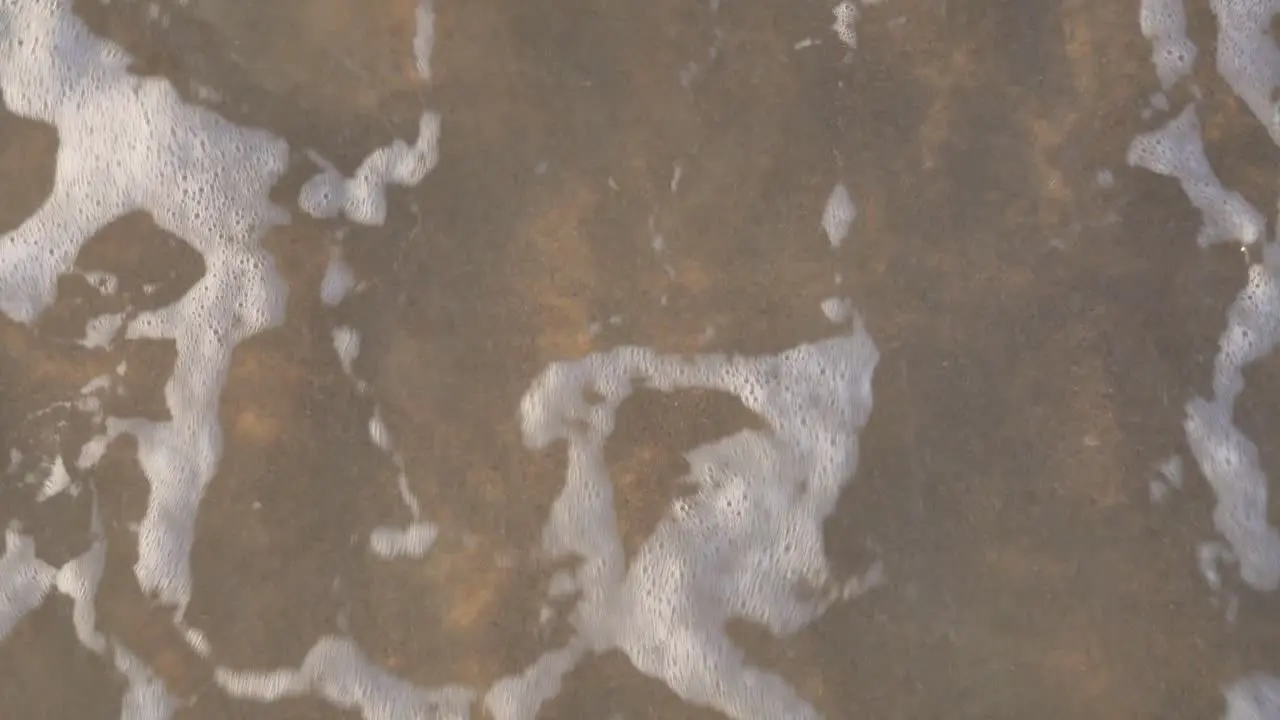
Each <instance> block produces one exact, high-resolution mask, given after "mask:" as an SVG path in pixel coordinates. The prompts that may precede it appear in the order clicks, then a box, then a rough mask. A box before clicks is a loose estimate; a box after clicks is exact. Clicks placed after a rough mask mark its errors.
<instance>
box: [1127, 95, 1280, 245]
mask: <svg viewBox="0 0 1280 720" xmlns="http://www.w3.org/2000/svg"><path fill="white" fill-rule="evenodd" d="M1127 159H1128V162H1129V165H1131V166H1134V167H1140V168H1145V169H1146V170H1150V171H1151V172H1153V173H1157V174H1159V175H1165V176H1168V177H1172V178H1175V179H1177V180H1178V182H1179V183H1180V184H1181V185H1182V191H1183V192H1184V193H1185V194H1186V196H1187V199H1188V200H1190V201H1191V204H1192V205H1195V207H1196V208H1197V209H1198V210H1200V215H1201V218H1202V220H1203V223H1204V224H1203V226H1202V227H1201V229H1200V234H1199V236H1198V237H1197V242H1199V243H1200V245H1201V246H1208V245H1212V244H1214V243H1221V242H1228V241H1231V240H1235V241H1238V242H1241V243H1244V244H1246V245H1250V244H1253V243H1255V242H1257V241H1258V240H1260V239H1262V238H1263V236H1264V235H1265V232H1266V221H1265V220H1263V218H1262V214H1261V213H1259V212H1258V211H1257V210H1256V209H1255V208H1254V207H1253V206H1252V205H1250V204H1249V202H1248V201H1247V200H1245V199H1244V197H1242V196H1241V195H1240V193H1238V192H1235V191H1232V190H1227V189H1226V188H1224V187H1223V186H1222V182H1221V181H1220V180H1218V176H1217V175H1216V174H1215V173H1214V172H1213V168H1212V167H1211V166H1210V165H1209V159H1208V158H1207V157H1206V156H1205V154H1204V144H1203V142H1202V141H1201V139H1200V120H1199V118H1198V117H1196V110H1195V105H1188V106H1187V107H1186V109H1184V110H1183V111H1182V112H1181V113H1179V114H1178V116H1177V117H1175V118H1174V119H1173V120H1170V121H1169V122H1168V123H1167V124H1166V125H1164V126H1163V127H1161V128H1158V129H1156V130H1153V131H1151V132H1148V133H1143V134H1141V135H1138V136H1137V137H1135V138H1134V139H1133V142H1131V143H1130V144H1129V152H1128V156H1127Z"/></svg>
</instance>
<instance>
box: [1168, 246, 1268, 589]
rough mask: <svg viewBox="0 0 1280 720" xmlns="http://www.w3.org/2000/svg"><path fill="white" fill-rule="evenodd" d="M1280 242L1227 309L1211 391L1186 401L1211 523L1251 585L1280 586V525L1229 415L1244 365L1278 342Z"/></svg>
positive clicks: (1254, 455) (1254, 452) (1249, 449)
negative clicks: (1270, 516)
mask: <svg viewBox="0 0 1280 720" xmlns="http://www.w3.org/2000/svg"><path fill="white" fill-rule="evenodd" d="M1277 272H1280V248H1277V247H1276V246H1275V245H1272V244H1267V245H1266V246H1265V247H1264V249H1263V261H1262V262H1261V263H1258V264H1255V265H1253V266H1251V267H1250V268H1249V280H1248V283H1247V284H1246V285H1245V287H1244V289H1243V290H1241V292H1240V294H1239V296H1237V298H1236V300H1235V302H1234V303H1233V304H1232V306H1231V309H1230V310H1229V311H1228V313H1227V328H1226V330H1225V331H1223V333H1222V338H1221V340H1220V341H1219V349H1218V355H1217V357H1216V358H1215V359H1214V371H1213V391H1214V395H1213V398H1212V399H1205V398H1196V399H1194V400H1192V401H1191V402H1190V403H1188V404H1187V418H1186V421H1185V423H1184V424H1185V429H1186V433H1187V444H1188V445H1189V446H1190V447H1191V452H1192V454H1193V455H1194V456H1195V458H1196V462H1197V463H1198V464H1199V466H1200V471H1201V472H1202V473H1203V474H1204V476H1205V478H1206V479H1207V480H1208V481H1209V484H1210V486H1211V487H1212V488H1213V492H1214V495H1215V496H1216V497H1217V507H1216V508H1215V509H1214V513H1213V520H1214V526H1215V527H1216V528H1217V530H1218V532H1220V533H1221V534H1222V536H1223V537H1224V538H1225V539H1226V540H1227V542H1228V543H1229V544H1230V545H1231V550H1232V552H1233V554H1234V555H1235V557H1236V560H1237V561H1238V562H1239V563H1240V577H1241V578H1242V579H1243V580H1244V581H1245V582H1246V583H1248V584H1249V585H1250V586H1251V587H1253V588H1255V589H1257V590H1267V591H1270V590H1275V589H1276V588H1277V587H1280V532H1277V530H1276V528H1275V527H1273V526H1272V525H1271V524H1270V523H1269V522H1268V520H1267V506H1268V501H1267V496H1268V481H1267V476H1266V474H1265V473H1264V472H1263V470H1262V466H1261V461H1260V459H1259V457H1258V448H1257V446H1256V445H1254V444H1253V442H1252V441H1251V440H1249V438H1248V437H1246V436H1245V435H1244V433H1242V432H1241V431H1240V430H1239V429H1238V428H1237V427H1236V426H1235V425H1234V424H1233V422H1232V416H1233V413H1234V410H1235V401H1236V398H1237V397H1239V395H1240V393H1241V391H1242V390H1244V368H1245V367H1246V366H1248V365H1249V364H1251V363H1253V362H1255V361H1257V360H1259V359H1261V358H1263V357H1265V356H1266V355H1268V354H1270V353H1271V352H1272V350H1274V349H1275V347H1276V344H1277V343H1278V342H1280V280H1278V279H1277Z"/></svg>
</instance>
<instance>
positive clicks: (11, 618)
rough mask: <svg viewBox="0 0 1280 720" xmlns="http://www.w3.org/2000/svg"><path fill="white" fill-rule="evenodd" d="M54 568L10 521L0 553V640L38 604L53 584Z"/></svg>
mask: <svg viewBox="0 0 1280 720" xmlns="http://www.w3.org/2000/svg"><path fill="white" fill-rule="evenodd" d="M54 575H55V571H54V569H53V568H52V567H51V566H50V565H49V564H48V563H45V562H44V561H43V560H40V559H39V558H37V557H36V544H35V541H33V540H32V539H31V538H29V537H27V536H26V535H23V534H22V533H21V532H19V531H18V528H17V526H16V525H10V526H9V529H8V530H6V531H5V534H4V555H2V556H0V640H4V639H5V638H6V637H8V636H9V633H10V632H12V631H13V628H14V626H16V625H17V624H18V621H19V620H21V619H22V618H23V616H25V615H26V614H27V613H29V612H31V611H32V610H35V609H36V608H38V607H40V603H42V602H44V598H45V595H47V594H48V593H49V589H50V588H51V587H52V586H53V581H54Z"/></svg>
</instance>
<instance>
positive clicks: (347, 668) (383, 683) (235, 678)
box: [214, 636, 475, 720]
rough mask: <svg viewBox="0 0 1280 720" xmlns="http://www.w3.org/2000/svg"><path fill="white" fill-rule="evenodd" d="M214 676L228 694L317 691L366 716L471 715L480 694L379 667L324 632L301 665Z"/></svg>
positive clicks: (268, 696) (428, 719)
mask: <svg viewBox="0 0 1280 720" xmlns="http://www.w3.org/2000/svg"><path fill="white" fill-rule="evenodd" d="M214 678H215V680H216V682H217V683H218V686H219V687H220V688H222V689H223V691H224V692H226V693H227V694H228V695H230V696H232V697H236V698H240V699H243V700H256V701H258V702H275V701H277V700H282V699H285V698H290V697H300V696H303V695H314V696H317V697H320V698H322V699H324V700H325V701H326V702H328V703H330V704H331V705H333V706H334V707H337V708H340V709H343V710H355V711H358V712H359V713H360V716H361V717H362V718H364V720H410V719H418V718H420V719H421V720H466V719H467V718H469V717H470V708H471V704H472V703H473V702H474V701H475V694H474V693H473V692H472V691H471V690H469V689H467V688H465V687H462V686H459V685H448V686H445V687H441V688H434V689H424V688H420V687H418V686H416V685H413V684H412V683H410V682H408V681H406V680H403V679H401V678H399V677H396V676H395V675H392V674H391V673H388V672H387V671H386V670H383V669H382V668H380V667H378V666H377V665H375V664H373V662H371V661H370V660H369V658H368V657H366V656H365V654H364V653H363V652H362V651H361V650H360V648H359V647H358V646H357V645H356V644H355V642H354V641H352V640H351V639H349V638H345V637H336V636H328V637H324V638H321V639H320V640H319V641H318V642H317V643H316V644H315V645H314V646H313V647H312V648H311V650H310V651H309V652H308V653H307V656H306V658H304V659H303V661H302V667H300V668H298V669H296V670H295V669H292V668H287V669H278V670H269V671H265V672H263V671H249V670H230V669H226V668H219V669H218V670H217V671H216V672H215V674H214Z"/></svg>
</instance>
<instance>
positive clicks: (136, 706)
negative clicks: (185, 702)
mask: <svg viewBox="0 0 1280 720" xmlns="http://www.w3.org/2000/svg"><path fill="white" fill-rule="evenodd" d="M115 664H116V669H117V670H118V671H120V673H121V674H123V675H124V676H125V679H126V680H127V681H128V683H129V685H128V688H127V689H126V690H125V693H124V702H123V703H122V707H121V709H120V720H169V718H172V717H173V714H174V712H176V711H177V709H178V701H177V699H176V698H174V697H173V696H172V695H170V694H169V691H168V690H166V689H165V687H164V683H163V682H161V680H160V679H159V678H157V677H156V676H155V674H154V673H153V672H151V668H149V667H147V666H146V664H144V663H143V662H142V661H141V660H139V659H138V657H137V656H136V655H134V654H133V653H131V652H129V651H128V650H126V649H124V648H123V647H121V646H120V645H118V644H117V645H116V646H115Z"/></svg>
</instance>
